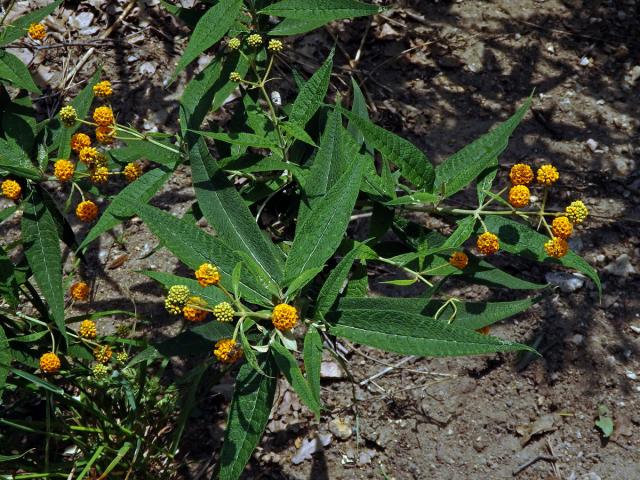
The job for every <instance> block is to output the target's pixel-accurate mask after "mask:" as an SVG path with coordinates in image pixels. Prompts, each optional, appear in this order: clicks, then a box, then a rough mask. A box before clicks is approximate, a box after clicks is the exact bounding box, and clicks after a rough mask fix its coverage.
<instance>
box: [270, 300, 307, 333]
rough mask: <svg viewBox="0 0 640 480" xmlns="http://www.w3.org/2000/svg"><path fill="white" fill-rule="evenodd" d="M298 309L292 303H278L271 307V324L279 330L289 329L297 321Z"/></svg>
mask: <svg viewBox="0 0 640 480" xmlns="http://www.w3.org/2000/svg"><path fill="white" fill-rule="evenodd" d="M299 318H300V317H299V316H298V310H296V307H294V306H293V305H289V304H287V303H280V304H278V305H276V306H275V307H274V308H273V311H272V312H271V321H272V322H273V326H274V327H276V328H277V329H278V330H280V331H281V332H286V331H287V330H291V329H292V328H293V327H295V326H296V323H298V319H299Z"/></svg>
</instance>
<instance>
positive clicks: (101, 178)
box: [89, 167, 109, 184]
mask: <svg viewBox="0 0 640 480" xmlns="http://www.w3.org/2000/svg"><path fill="white" fill-rule="evenodd" d="M89 179H90V180H91V183H96V184H100V183H107V180H109V169H108V168H107V167H95V168H92V169H91V172H90V174H89Z"/></svg>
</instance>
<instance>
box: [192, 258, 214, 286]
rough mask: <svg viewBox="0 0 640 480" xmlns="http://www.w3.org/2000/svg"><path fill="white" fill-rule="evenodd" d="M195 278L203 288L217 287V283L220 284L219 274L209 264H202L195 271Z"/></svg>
mask: <svg viewBox="0 0 640 480" xmlns="http://www.w3.org/2000/svg"><path fill="white" fill-rule="evenodd" d="M195 276H196V279H197V280H198V283H199V284H200V285H201V286H203V287H208V286H209V285H218V283H220V272H219V271H218V269H217V268H216V267H215V265H212V264H210V263H203V264H202V265H200V266H199V267H198V269H197V270H196V271H195Z"/></svg>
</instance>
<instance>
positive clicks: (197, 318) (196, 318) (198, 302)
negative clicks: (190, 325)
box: [182, 296, 209, 322]
mask: <svg viewBox="0 0 640 480" xmlns="http://www.w3.org/2000/svg"><path fill="white" fill-rule="evenodd" d="M197 306H201V307H206V306H207V302H205V301H204V300H203V299H202V298H200V297H196V296H193V297H189V299H188V300H187V305H185V306H184V307H183V309H182V314H183V315H184V319H185V320H188V321H190V322H202V321H203V320H204V319H205V318H207V313H209V312H207V311H206V310H201V309H200V308H197Z"/></svg>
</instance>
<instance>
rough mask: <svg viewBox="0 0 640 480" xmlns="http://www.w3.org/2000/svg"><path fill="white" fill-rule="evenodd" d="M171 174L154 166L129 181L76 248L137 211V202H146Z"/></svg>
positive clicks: (82, 247) (81, 246) (84, 245)
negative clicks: (132, 180) (134, 179)
mask: <svg viewBox="0 0 640 480" xmlns="http://www.w3.org/2000/svg"><path fill="white" fill-rule="evenodd" d="M170 176H171V172H167V171H164V170H161V169H159V168H155V169H153V170H151V171H149V172H147V173H145V174H144V175H143V176H141V177H140V178H138V179H137V180H136V181H134V182H132V183H130V184H129V185H127V186H126V187H125V188H123V189H122V190H121V191H120V193H118V195H116V196H115V197H114V198H113V200H112V201H111V203H109V206H108V207H107V208H106V210H105V211H104V212H103V213H102V215H101V216H100V219H99V220H98V222H97V223H96V224H95V225H94V226H93V228H92V229H91V230H90V231H89V233H88V234H87V236H86V237H85V239H84V240H83V241H82V243H81V244H80V247H79V248H78V250H83V249H84V248H86V247H87V246H88V245H89V244H90V243H91V242H93V241H94V240H95V239H96V238H98V237H99V236H100V235H102V234H103V233H104V232H106V231H108V230H111V229H112V228H113V227H115V226H116V225H118V224H119V223H120V222H122V219H123V218H124V217H131V216H133V215H135V214H136V213H137V205H138V203H139V202H142V203H147V202H148V201H149V200H150V199H151V197H153V195H154V194H155V193H156V192H157V191H158V190H159V189H160V187H161V186H162V185H164V183H165V182H166V181H167V179H168V178H169V177H170Z"/></svg>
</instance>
